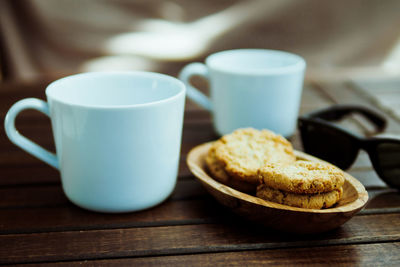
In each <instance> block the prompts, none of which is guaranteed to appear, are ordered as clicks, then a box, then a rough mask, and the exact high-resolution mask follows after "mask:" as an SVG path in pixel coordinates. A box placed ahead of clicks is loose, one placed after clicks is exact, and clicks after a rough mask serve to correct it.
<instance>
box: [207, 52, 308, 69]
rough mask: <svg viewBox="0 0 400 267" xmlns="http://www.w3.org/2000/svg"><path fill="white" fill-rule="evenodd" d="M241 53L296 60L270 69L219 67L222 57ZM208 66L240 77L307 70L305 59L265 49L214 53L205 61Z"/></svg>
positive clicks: (226, 65)
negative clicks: (242, 75) (241, 75)
mask: <svg viewBox="0 0 400 267" xmlns="http://www.w3.org/2000/svg"><path fill="white" fill-rule="evenodd" d="M241 53H254V54H260V55H261V54H262V55H272V56H277V55H279V56H282V57H285V58H290V59H294V60H295V62H294V63H293V64H287V65H285V66H276V67H269V68H251V69H246V68H245V67H243V68H235V67H232V66H231V65H228V64H225V65H223V66H221V65H219V66H218V63H217V61H218V60H219V58H221V57H222V56H225V55H227V54H232V55H233V54H236V55H237V54H241ZM205 63H206V65H207V66H208V67H209V68H210V69H213V70H216V71H220V72H225V73H230V74H235V75H240V74H245V75H279V74H287V73H293V72H298V71H303V70H304V69H305V68H306V61H305V60H304V58H303V57H301V56H299V55H297V54H294V53H291V52H287V51H283V50H273V49H263V48H243V49H232V50H223V51H220V52H216V53H213V54H211V55H209V56H208V57H207V58H206V60H205Z"/></svg>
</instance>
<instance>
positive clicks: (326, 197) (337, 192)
mask: <svg viewBox="0 0 400 267" xmlns="http://www.w3.org/2000/svg"><path fill="white" fill-rule="evenodd" d="M342 194H343V189H342V187H339V188H336V189H334V190H332V191H330V192H326V193H318V194H293V193H288V192H285V191H282V190H278V189H273V188H270V187H268V186H266V185H265V184H262V185H259V186H258V187H257V194H256V196H257V197H259V198H262V199H264V200H268V201H272V202H275V203H279V204H283V205H288V206H292V207H298V208H305V209H322V208H329V207H332V206H333V205H335V204H336V203H337V202H338V201H339V200H340V198H341V197H342Z"/></svg>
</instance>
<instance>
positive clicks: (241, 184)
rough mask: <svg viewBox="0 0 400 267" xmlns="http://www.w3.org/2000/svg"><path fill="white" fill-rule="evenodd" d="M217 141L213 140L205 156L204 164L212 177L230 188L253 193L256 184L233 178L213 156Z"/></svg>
mask: <svg viewBox="0 0 400 267" xmlns="http://www.w3.org/2000/svg"><path fill="white" fill-rule="evenodd" d="M218 145H219V143H217V142H215V143H214V144H213V145H212V146H211V148H210V150H209V151H208V154H207V156H206V164H207V168H208V170H209V171H210V173H211V175H212V177H213V178H214V179H215V180H217V181H219V182H221V183H223V184H225V185H227V186H230V187H232V188H235V189H237V190H239V191H241V192H251V193H255V190H256V187H257V185H254V184H251V183H248V182H246V181H243V180H238V179H235V178H233V177H230V176H229V175H228V174H227V173H226V171H225V169H224V166H222V164H221V163H219V162H218V161H217V159H216V157H215V149H216V147H218Z"/></svg>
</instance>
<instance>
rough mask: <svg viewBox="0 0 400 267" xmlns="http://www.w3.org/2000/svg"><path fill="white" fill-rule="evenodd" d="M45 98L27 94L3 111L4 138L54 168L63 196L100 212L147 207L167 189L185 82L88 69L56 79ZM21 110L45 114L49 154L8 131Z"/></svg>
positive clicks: (173, 173) (173, 174)
mask: <svg viewBox="0 0 400 267" xmlns="http://www.w3.org/2000/svg"><path fill="white" fill-rule="evenodd" d="M46 96H47V102H45V101H42V100H40V99H36V98H27V99H23V100H21V101H18V102H17V103H15V104H14V105H13V106H12V107H11V108H10V110H9V111H8V113H7V116H6V119H5V130H6V133H7V135H8V137H9V138H10V140H11V141H12V142H13V143H15V144H16V145H17V146H19V147H21V148H22V149H24V150H25V151H27V152H28V153H30V154H32V155H34V156H36V157H38V158H39V159H41V160H43V161H45V162H46V163H48V164H49V165H51V166H53V167H54V168H56V169H58V170H59V171H60V174H61V181H62V187H63V190H64V192H65V194H66V196H67V197H68V198H69V199H70V200H71V202H73V203H75V204H76V205H78V206H80V207H83V208H86V209H89V210H93V211H100V212H129V211H137V210H142V209H146V208H150V207H152V206H155V205H157V204H159V203H161V202H162V201H164V200H165V199H166V198H167V197H168V196H169V195H170V194H171V192H172V191H173V189H174V187H175V184H176V179H177V173H178V165H179V154H180V145H181V135H182V124H183V112H184V100H185V86H184V84H183V83H182V82H181V81H179V80H178V79H175V78H173V77H170V76H167V75H162V74H158V73H151V72H94V73H83V74H78V75H73V76H69V77H66V78H62V79H60V80H57V81H55V82H53V83H51V84H50V85H49V86H48V87H47V89H46ZM24 109H36V110H38V111H40V112H42V113H44V114H46V115H47V116H49V117H50V120H51V124H52V129H53V137H54V140H55V146H56V153H55V154H53V153H51V152H49V151H47V150H45V149H44V148H42V147H40V146H39V145H37V144H35V143H33V142H32V141H30V140H29V139H28V138H26V137H24V136H23V135H21V134H19V133H18V131H17V130H16V128H15V118H16V116H17V115H18V113H20V112H21V111H22V110H24Z"/></svg>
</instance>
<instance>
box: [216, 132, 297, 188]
mask: <svg viewBox="0 0 400 267" xmlns="http://www.w3.org/2000/svg"><path fill="white" fill-rule="evenodd" d="M217 142H218V143H219V145H218V148H216V150H215V157H216V159H217V160H218V161H219V162H220V163H221V164H223V166H224V167H225V170H226V172H227V173H228V174H229V175H230V176H233V177H238V178H240V179H243V180H245V181H247V182H250V183H253V184H259V182H260V181H259V176H258V172H259V169H260V168H261V167H263V166H265V165H266V164H277V165H285V164H290V163H293V162H295V160H296V156H295V155H294V152H293V147H292V144H291V143H290V142H289V141H287V140H286V139H285V138H284V137H282V136H280V135H277V134H275V133H273V132H271V131H268V130H261V131H260V130H256V129H252V128H246V129H239V130H236V131H234V132H233V133H231V134H228V135H225V136H223V137H222V138H220V139H219V140H218V141H217Z"/></svg>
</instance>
